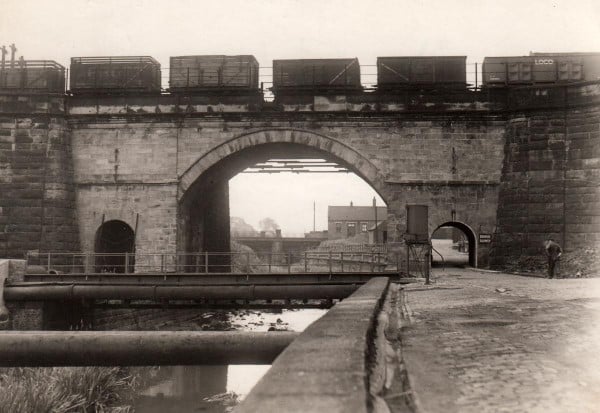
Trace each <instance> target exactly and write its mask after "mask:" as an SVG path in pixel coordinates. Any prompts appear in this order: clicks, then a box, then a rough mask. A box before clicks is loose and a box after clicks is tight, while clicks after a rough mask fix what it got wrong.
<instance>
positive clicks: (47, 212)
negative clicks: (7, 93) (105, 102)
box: [0, 96, 79, 258]
mask: <svg viewBox="0 0 600 413" xmlns="http://www.w3.org/2000/svg"><path fill="white" fill-rule="evenodd" d="M3 98H6V97H3ZM18 102H19V104H16V103H15V102H13V101H12V100H10V99H8V100H7V99H0V255H1V256H3V257H6V258H24V256H25V254H26V253H27V251H40V252H43V251H58V252H66V251H77V250H79V234H78V230H77V221H76V211H75V189H74V186H73V166H72V161H71V159H72V152H71V137H70V131H69V128H68V127H67V126H66V123H65V120H64V116H63V114H62V113H51V112H52V111H53V110H57V101H56V98H51V97H48V98H47V100H46V101H43V99H41V98H40V97H39V96H33V97H31V99H29V100H28V99H20V100H19V101H18ZM15 105H16V106H15ZM3 110H4V111H12V110H23V111H25V110H27V111H29V113H25V114H19V113H6V112H2V111H3Z"/></svg>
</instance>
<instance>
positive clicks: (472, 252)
mask: <svg viewBox="0 0 600 413" xmlns="http://www.w3.org/2000/svg"><path fill="white" fill-rule="evenodd" d="M431 243H432V246H433V248H434V251H433V253H432V257H431V259H432V265H433V266H440V265H446V266H455V267H464V266H467V265H469V266H471V267H477V242H476V237H475V232H474V231H473V230H472V229H471V228H470V227H469V226H468V225H466V224H463V223H462V222H456V221H449V222H445V223H443V224H441V225H439V226H438V227H437V228H436V229H435V230H434V231H433V233H432V235H431ZM442 257H443V258H442Z"/></svg>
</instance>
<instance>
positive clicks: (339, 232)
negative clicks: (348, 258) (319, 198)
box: [335, 222, 342, 234]
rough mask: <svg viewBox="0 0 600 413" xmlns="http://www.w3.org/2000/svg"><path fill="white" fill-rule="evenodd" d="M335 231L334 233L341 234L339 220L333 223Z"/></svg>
mask: <svg viewBox="0 0 600 413" xmlns="http://www.w3.org/2000/svg"><path fill="white" fill-rule="evenodd" d="M335 233H336V234H341V233H342V223H341V222H336V223H335Z"/></svg>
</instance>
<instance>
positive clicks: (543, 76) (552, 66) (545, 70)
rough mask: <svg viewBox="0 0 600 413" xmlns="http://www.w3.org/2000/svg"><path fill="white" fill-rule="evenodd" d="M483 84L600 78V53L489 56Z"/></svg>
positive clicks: (546, 82) (578, 80)
mask: <svg viewBox="0 0 600 413" xmlns="http://www.w3.org/2000/svg"><path fill="white" fill-rule="evenodd" d="M482 75H483V86H484V87H489V88H494V87H506V86H512V85H527V84H553V83H556V84H558V83H572V82H583V81H597V80H600V53H531V55H530V56H509V57H486V58H485V59H484V60H483V67H482Z"/></svg>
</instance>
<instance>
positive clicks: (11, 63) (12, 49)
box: [10, 43, 17, 69]
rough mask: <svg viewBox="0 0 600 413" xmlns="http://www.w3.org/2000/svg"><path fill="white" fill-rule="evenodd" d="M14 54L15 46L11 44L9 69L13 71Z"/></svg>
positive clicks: (15, 51)
mask: <svg viewBox="0 0 600 413" xmlns="http://www.w3.org/2000/svg"><path fill="white" fill-rule="evenodd" d="M15 53H17V48H16V46H15V44H14V43H13V44H11V45H10V68H11V69H14V68H15Z"/></svg>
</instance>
